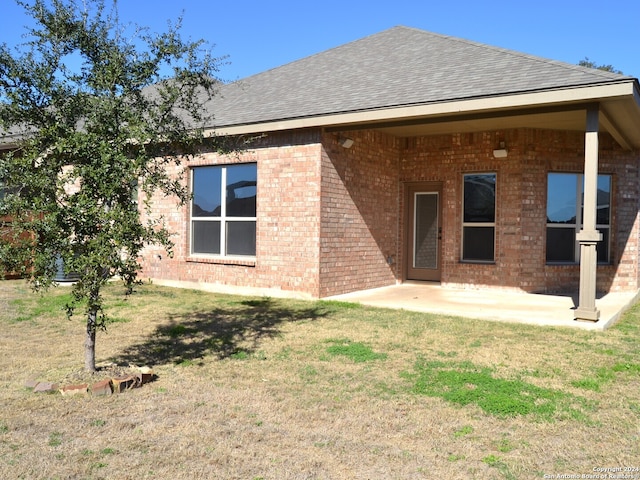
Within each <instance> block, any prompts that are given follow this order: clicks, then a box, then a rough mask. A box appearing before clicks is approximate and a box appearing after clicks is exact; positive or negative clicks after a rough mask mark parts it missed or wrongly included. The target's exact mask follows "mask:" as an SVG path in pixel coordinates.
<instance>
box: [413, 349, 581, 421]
mask: <svg viewBox="0 0 640 480" xmlns="http://www.w3.org/2000/svg"><path fill="white" fill-rule="evenodd" d="M405 377H406V378H408V379H409V380H411V381H412V382H413V386H412V388H411V391H412V392H413V393H415V394H419V395H427V396H430V397H439V398H442V399H443V400H446V401H448V402H451V403H454V404H457V405H460V406H468V405H475V406H477V407H479V408H480V409H482V410H483V411H484V412H485V413H488V414H491V415H495V416H497V417H514V416H524V415H531V416H533V417H536V418H538V419H541V420H546V421H552V420H554V419H555V418H557V417H567V416H569V417H571V418H581V417H583V416H586V414H587V410H588V408H589V402H588V401H587V400H586V399H585V398H582V397H578V396H574V395H571V394H569V393H566V392H563V391H560V390H553V389H549V388H543V387H539V386H536V385H533V384H531V383H527V382H525V381H523V380H521V379H519V378H514V379H505V378H500V377H497V376H495V375H494V374H493V371H492V369H491V368H488V367H481V366H477V365H474V364H472V363H470V362H441V361H424V360H419V361H418V362H416V365H415V369H414V372H413V373H408V374H405ZM577 406H580V407H581V408H577Z"/></svg>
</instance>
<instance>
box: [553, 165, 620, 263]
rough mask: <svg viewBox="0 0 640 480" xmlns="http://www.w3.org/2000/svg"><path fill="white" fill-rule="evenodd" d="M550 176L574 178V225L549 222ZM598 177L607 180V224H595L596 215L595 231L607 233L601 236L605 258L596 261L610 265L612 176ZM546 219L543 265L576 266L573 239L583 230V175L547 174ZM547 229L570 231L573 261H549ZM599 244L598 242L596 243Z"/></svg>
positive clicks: (577, 257)
mask: <svg viewBox="0 0 640 480" xmlns="http://www.w3.org/2000/svg"><path fill="white" fill-rule="evenodd" d="M551 175H572V176H575V183H576V196H575V208H576V212H575V219H576V221H575V223H554V222H549V177H550V176H551ZM600 177H608V179H609V202H608V205H609V223H608V224H604V223H597V219H598V218H597V215H596V227H595V228H596V230H598V231H599V232H600V233H603V231H604V230H606V231H607V233H606V234H603V237H604V238H603V240H602V241H603V242H604V241H605V239H606V242H607V243H606V248H607V258H606V260H598V264H600V265H610V264H611V231H612V223H613V221H612V216H613V208H612V199H613V175H612V174H610V173H598V179H599V178H600ZM546 194H547V195H546V207H545V213H546V215H545V216H546V219H547V222H546V224H545V264H546V265H576V264H578V263H580V242H579V241H578V240H577V239H575V237H576V234H577V233H578V232H579V231H580V230H581V229H582V228H584V224H583V222H582V217H583V210H584V173H580V172H554V171H549V172H547V188H546ZM549 228H552V229H556V228H557V229H567V230H569V229H571V230H573V232H574V234H573V236H574V247H573V252H574V253H573V260H549V259H548V256H547V254H548V235H549ZM598 243H600V242H598ZM596 249H597V246H596Z"/></svg>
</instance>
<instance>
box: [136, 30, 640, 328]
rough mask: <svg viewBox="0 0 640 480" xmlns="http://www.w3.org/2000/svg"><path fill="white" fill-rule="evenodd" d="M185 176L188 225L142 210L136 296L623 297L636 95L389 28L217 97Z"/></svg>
mask: <svg viewBox="0 0 640 480" xmlns="http://www.w3.org/2000/svg"><path fill="white" fill-rule="evenodd" d="M207 108H209V109H211V110H212V111H213V112H214V114H215V124H214V125H211V128H210V131H209V133H210V134H215V135H225V136H229V137H232V138H234V139H236V140H237V141H239V142H242V141H245V140H246V141H247V142H248V143H247V147H246V148H244V149H243V150H241V151H240V152H239V153H237V154H234V155H231V156H222V155H219V154H216V153H215V152H207V151H204V152H203V153H202V155H200V156H199V157H197V158H195V159H193V160H192V161H190V162H189V164H188V166H187V167H188V169H189V182H190V188H191V190H192V192H193V201H192V203H191V205H188V206H185V207H184V208H176V206H175V201H174V200H172V199H156V204H155V205H156V209H155V214H156V215H163V216H164V217H165V218H166V219H167V221H168V223H169V225H170V227H171V229H172V230H173V231H174V232H175V237H174V240H175V242H176V248H175V251H174V255H173V256H172V258H167V255H166V254H165V253H164V252H163V251H160V250H158V249H155V248H149V249H148V251H147V252H146V254H145V256H144V258H143V260H142V264H143V268H144V276H145V277H148V278H152V279H155V280H156V281H159V282H164V283H170V284H183V285H194V284H200V285H202V284H207V285H209V286H211V287H212V288H217V289H221V290H222V289H224V290H230V291H237V292H243V291H246V290H247V289H258V291H264V292H274V291H278V292H279V293H280V294H291V295H298V296H306V297H311V298H321V297H327V296H331V295H336V294H341V293H347V292H351V291H356V290H362V289H369V288H374V287H380V286H386V285H393V284H396V283H402V282H405V281H407V280H418V281H429V282H440V284H441V286H442V288H474V289H503V290H514V291H522V292H546V293H549V292H565V291H576V292H579V305H578V308H577V310H576V314H575V315H576V317H577V318H581V319H587V320H597V319H598V314H599V313H598V309H597V305H596V304H595V299H596V292H615V291H634V292H635V291H637V290H638V289H639V288H640V285H639V281H640V270H639V267H640V264H639V258H638V241H639V235H640V231H639V220H638V211H639V206H640V171H639V166H640V86H639V84H638V80H637V79H635V78H631V77H628V76H624V75H620V74H615V73H611V72H606V71H600V70H595V69H588V68H583V67H580V66H577V65H570V64H566V63H562V62H557V61H553V60H548V59H543V58H538V57H534V56H531V55H527V54H523V53H519V52H514V51H509V50H505V49H502V48H495V47H492V46H488V45H483V44H479V43H474V42H471V41H467V40H462V39H459V38H453V37H448V36H443V35H438V34H434V33H430V32H426V31H422V30H417V29H414V28H406V27H395V28H391V29H389V30H386V31H383V32H381V33H378V34H375V35H372V36H369V37H366V38H363V39H361V40H358V41H355V42H352V43H349V44H346V45H343V46H340V47H337V48H334V49H331V50H328V51H325V52H322V53H319V54H317V55H313V56H310V57H308V58H304V59H302V60H299V61H296V62H293V63H290V64H288V65H284V66H281V67H279V68H275V69H273V70H269V71H266V72H264V73H261V74H258V75H255V76H252V77H249V78H247V79H244V80H241V81H238V82H235V83H231V84H227V85H224V86H223V87H222V89H221V95H220V96H219V97H217V98H215V99H213V100H212V101H211V102H210V103H208V104H207Z"/></svg>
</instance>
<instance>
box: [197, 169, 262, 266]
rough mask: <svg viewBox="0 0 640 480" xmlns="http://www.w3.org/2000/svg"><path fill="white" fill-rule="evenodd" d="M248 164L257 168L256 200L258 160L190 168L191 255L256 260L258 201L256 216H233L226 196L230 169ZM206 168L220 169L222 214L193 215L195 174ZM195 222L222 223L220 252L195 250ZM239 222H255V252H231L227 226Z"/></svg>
mask: <svg viewBox="0 0 640 480" xmlns="http://www.w3.org/2000/svg"><path fill="white" fill-rule="evenodd" d="M247 165H253V167H254V169H255V176H256V186H255V189H256V195H255V196H256V200H257V195H258V185H257V183H258V181H257V178H258V165H257V163H256V162H246V163H232V164H223V165H198V166H193V167H191V168H190V178H189V180H190V190H191V195H192V198H191V201H190V202H189V256H191V257H198V258H211V259H231V260H233V259H236V260H242V261H245V260H255V258H256V253H257V252H256V250H257V245H255V244H256V243H257V223H258V222H257V202H256V212H255V215H254V216H245V217H242V216H232V215H228V214H227V197H226V191H227V188H226V187H227V172H228V169H231V168H233V167H237V166H247ZM206 168H213V169H219V170H220V185H219V187H220V199H219V201H220V215H217V216H216V215H209V216H194V215H193V210H194V205H195V190H194V186H195V181H194V178H195V175H196V171H197V170H199V169H206ZM195 222H202V223H205V222H218V223H219V224H220V233H219V235H220V238H219V241H220V249H219V250H220V251H219V253H207V252H196V251H195V250H194V246H195V233H194V230H195V228H194V223H195ZM239 222H252V223H253V224H254V232H255V234H254V235H255V237H254V245H255V246H254V253H253V254H246V255H245V254H238V253H234V254H229V253H227V252H228V249H229V248H228V243H229V242H227V239H228V238H227V237H228V228H227V226H228V225H229V224H231V223H239Z"/></svg>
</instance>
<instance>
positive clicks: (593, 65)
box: [578, 57, 622, 74]
mask: <svg viewBox="0 0 640 480" xmlns="http://www.w3.org/2000/svg"><path fill="white" fill-rule="evenodd" d="M578 65H580V66H581V67H587V68H595V69H597V70H604V71H605V72H611V73H620V74H622V72H621V71H620V70H617V69H616V68H615V67H614V66H613V65H597V64H596V62H593V61H591V60H589V58H588V57H584V59H583V60H580V61H579V62H578Z"/></svg>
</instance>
